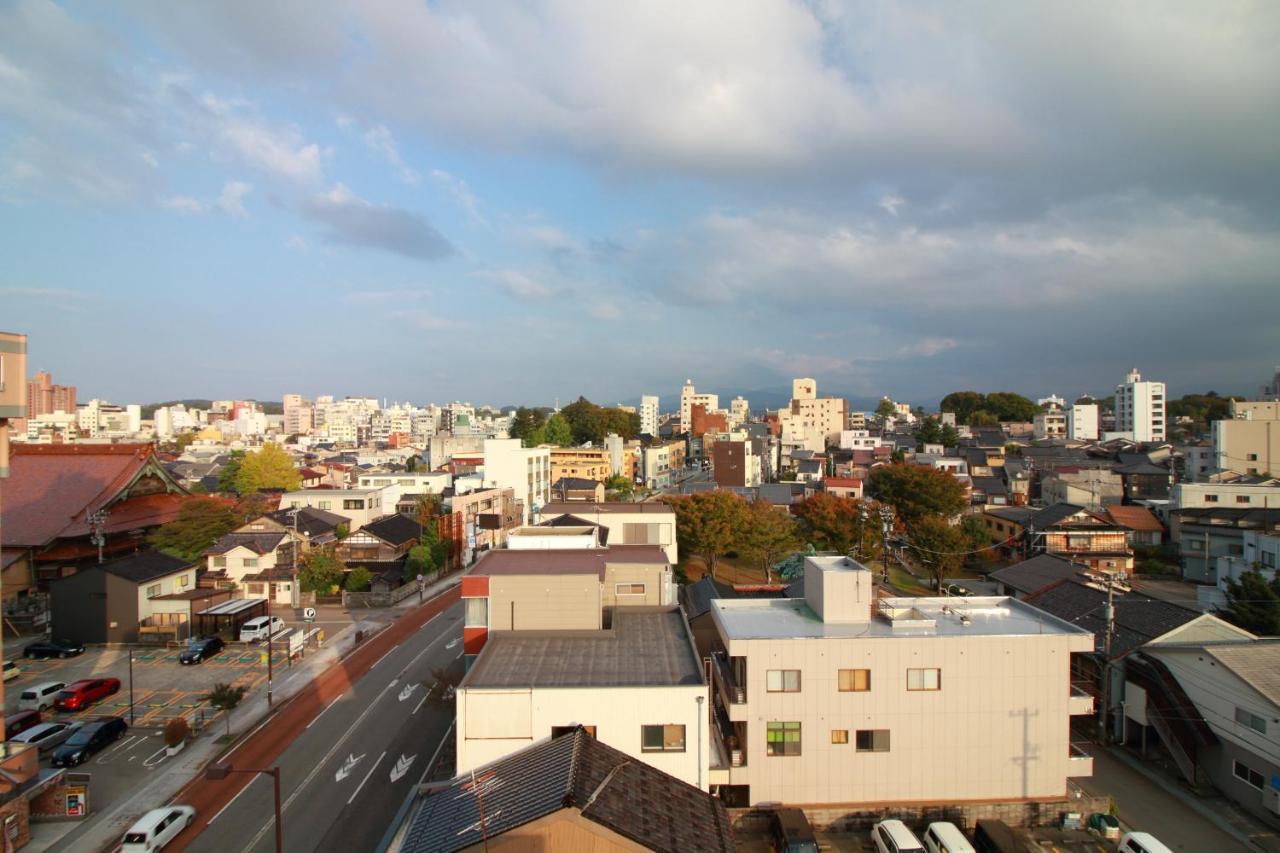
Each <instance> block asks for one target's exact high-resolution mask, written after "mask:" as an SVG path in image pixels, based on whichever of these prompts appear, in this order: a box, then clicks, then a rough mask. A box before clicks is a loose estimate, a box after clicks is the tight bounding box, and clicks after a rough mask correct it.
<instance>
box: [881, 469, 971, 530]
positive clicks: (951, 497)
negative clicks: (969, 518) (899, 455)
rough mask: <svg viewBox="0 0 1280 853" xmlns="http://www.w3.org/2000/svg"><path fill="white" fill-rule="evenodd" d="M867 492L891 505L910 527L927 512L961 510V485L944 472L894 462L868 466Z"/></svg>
mask: <svg viewBox="0 0 1280 853" xmlns="http://www.w3.org/2000/svg"><path fill="white" fill-rule="evenodd" d="M866 491H867V494H868V495H869V496H870V497H872V498H875V499H876V500H878V501H881V502H883V503H887V504H889V505H890V506H892V507H893V509H894V511H895V512H896V513H897V514H898V518H900V519H902V521H903V523H904V524H906V525H907V526H908V527H910V526H911V525H912V524H913V523H914V522H916V521H918V520H919V519H921V518H924V517H925V516H928V515H940V516H944V517H946V516H952V515H955V514H956V513H958V512H960V511H961V510H962V509H964V505H965V496H964V487H963V486H961V485H960V481H959V480H957V479H956V478H955V477H953V476H951V475H950V474H948V473H946V472H945V471H938V470H936V469H934V468H927V467H925V466H923V465H907V464H903V463H895V464H893V465H880V466H877V467H875V468H872V469H871V474H870V475H869V476H868V477H867V485H866Z"/></svg>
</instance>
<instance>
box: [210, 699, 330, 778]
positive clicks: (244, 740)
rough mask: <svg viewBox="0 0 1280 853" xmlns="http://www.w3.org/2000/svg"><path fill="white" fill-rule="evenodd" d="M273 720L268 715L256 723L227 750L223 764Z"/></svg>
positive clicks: (223, 757)
mask: <svg viewBox="0 0 1280 853" xmlns="http://www.w3.org/2000/svg"><path fill="white" fill-rule="evenodd" d="M333 701H334V702H337V701H338V700H337V699H334V700H333ZM325 710H326V711H327V710H328V708H326V709H325ZM223 713H228V714H229V713H230V711H224V712H223ZM273 719H275V717H273V716H271V715H270V714H268V715H267V718H266V719H264V720H263V721H262V722H260V723H258V724H257V725H256V726H254V727H253V731H251V732H249V733H248V734H247V735H245V736H244V737H243V738H242V739H241V740H240V742H239V743H237V744H236V745H235V746H233V747H231V749H229V750H227V754H226V755H224V756H222V760H223V763H227V759H229V758H230V757H231V754H232V753H233V752H235V751H236V750H237V749H239V748H240V747H242V746H244V745H245V744H246V743H248V742H249V740H251V739H252V738H253V736H254V735H256V734H257V733H258V732H259V731H261V730H262V727H263V726H265V725H266V724H267V723H269V722H271V721H272V720H273Z"/></svg>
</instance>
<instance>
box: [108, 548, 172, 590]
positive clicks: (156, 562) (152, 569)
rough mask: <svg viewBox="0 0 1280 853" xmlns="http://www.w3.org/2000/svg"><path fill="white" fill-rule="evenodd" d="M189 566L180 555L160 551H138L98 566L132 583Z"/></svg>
mask: <svg viewBox="0 0 1280 853" xmlns="http://www.w3.org/2000/svg"><path fill="white" fill-rule="evenodd" d="M190 567H191V561H190V560H184V559H182V558H181V557H171V556H169V555H168V554H164V553H162V552H160V551H140V552H139V553H137V554H130V555H129V556H128V557H121V558H120V559H118V560H111V561H110V562H107V563H103V564H102V565H101V566H99V567H98V568H100V569H102V570H103V571H104V572H107V573H109V574H113V575H115V576H116V577H120V578H124V579H125V580H127V581H131V582H132V583H137V584H141V583H146V582H147V581H152V580H155V579H156V578H162V577H165V576H166V575H171V574H173V573H175V572H180V571H182V570H183V569H186V568H190Z"/></svg>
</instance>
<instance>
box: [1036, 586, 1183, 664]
mask: <svg viewBox="0 0 1280 853" xmlns="http://www.w3.org/2000/svg"><path fill="white" fill-rule="evenodd" d="M1026 601H1027V603H1028V604H1033V605H1035V606H1036V607H1039V608H1040V609H1041V610H1043V611H1045V612H1046V613H1050V614H1052V615H1054V616H1057V617H1058V618H1060V619H1065V620H1066V621H1068V622H1070V623H1072V624H1073V625H1079V626H1080V627H1081V628H1084V629H1085V630H1086V631H1092V632H1093V636H1094V648H1095V649H1096V650H1097V651H1098V652H1102V651H1103V650H1104V649H1105V648H1106V640H1105V634H1106V629H1107V617H1106V605H1107V593H1106V592H1105V591H1103V590H1101V589H1095V588H1093V587H1091V586H1085V585H1084V584H1083V583H1079V582H1077V581H1075V580H1061V581H1058V582H1057V583H1054V584H1051V585H1050V586H1047V587H1045V588H1044V589H1042V590H1039V591H1038V592H1035V593H1033V594H1032V595H1029V596H1027V599H1026ZM1198 616H1200V614H1199V613H1197V612H1196V611H1194V610H1189V609H1187V608H1185V607H1179V606H1178V605H1176V604H1172V603H1170V602H1167V601H1161V600H1160V599H1158V598H1152V597H1151V596H1149V595H1143V594H1142V593H1140V592H1126V593H1125V594H1124V595H1117V596H1116V597H1115V633H1113V634H1112V637H1111V657H1112V658H1113V659H1115V658H1119V657H1123V656H1124V655H1127V654H1128V653H1129V652H1131V651H1133V650H1134V649H1136V648H1138V647H1139V646H1142V645H1144V644H1145V643H1147V642H1149V641H1151V640H1154V639H1155V638H1156V637H1160V636H1163V635H1164V634H1167V633H1169V632H1170V631H1172V630H1173V629H1174V628H1178V627H1181V626H1182V625H1185V624H1187V623H1188V622H1190V621H1191V620H1192V619H1195V618H1197V617H1198Z"/></svg>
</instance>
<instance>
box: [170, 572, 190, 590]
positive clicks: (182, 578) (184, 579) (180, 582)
mask: <svg viewBox="0 0 1280 853" xmlns="http://www.w3.org/2000/svg"><path fill="white" fill-rule="evenodd" d="M174 585H175V586H177V587H178V589H183V588H185V587H188V586H191V575H178V579H177V580H176V581H174Z"/></svg>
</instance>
